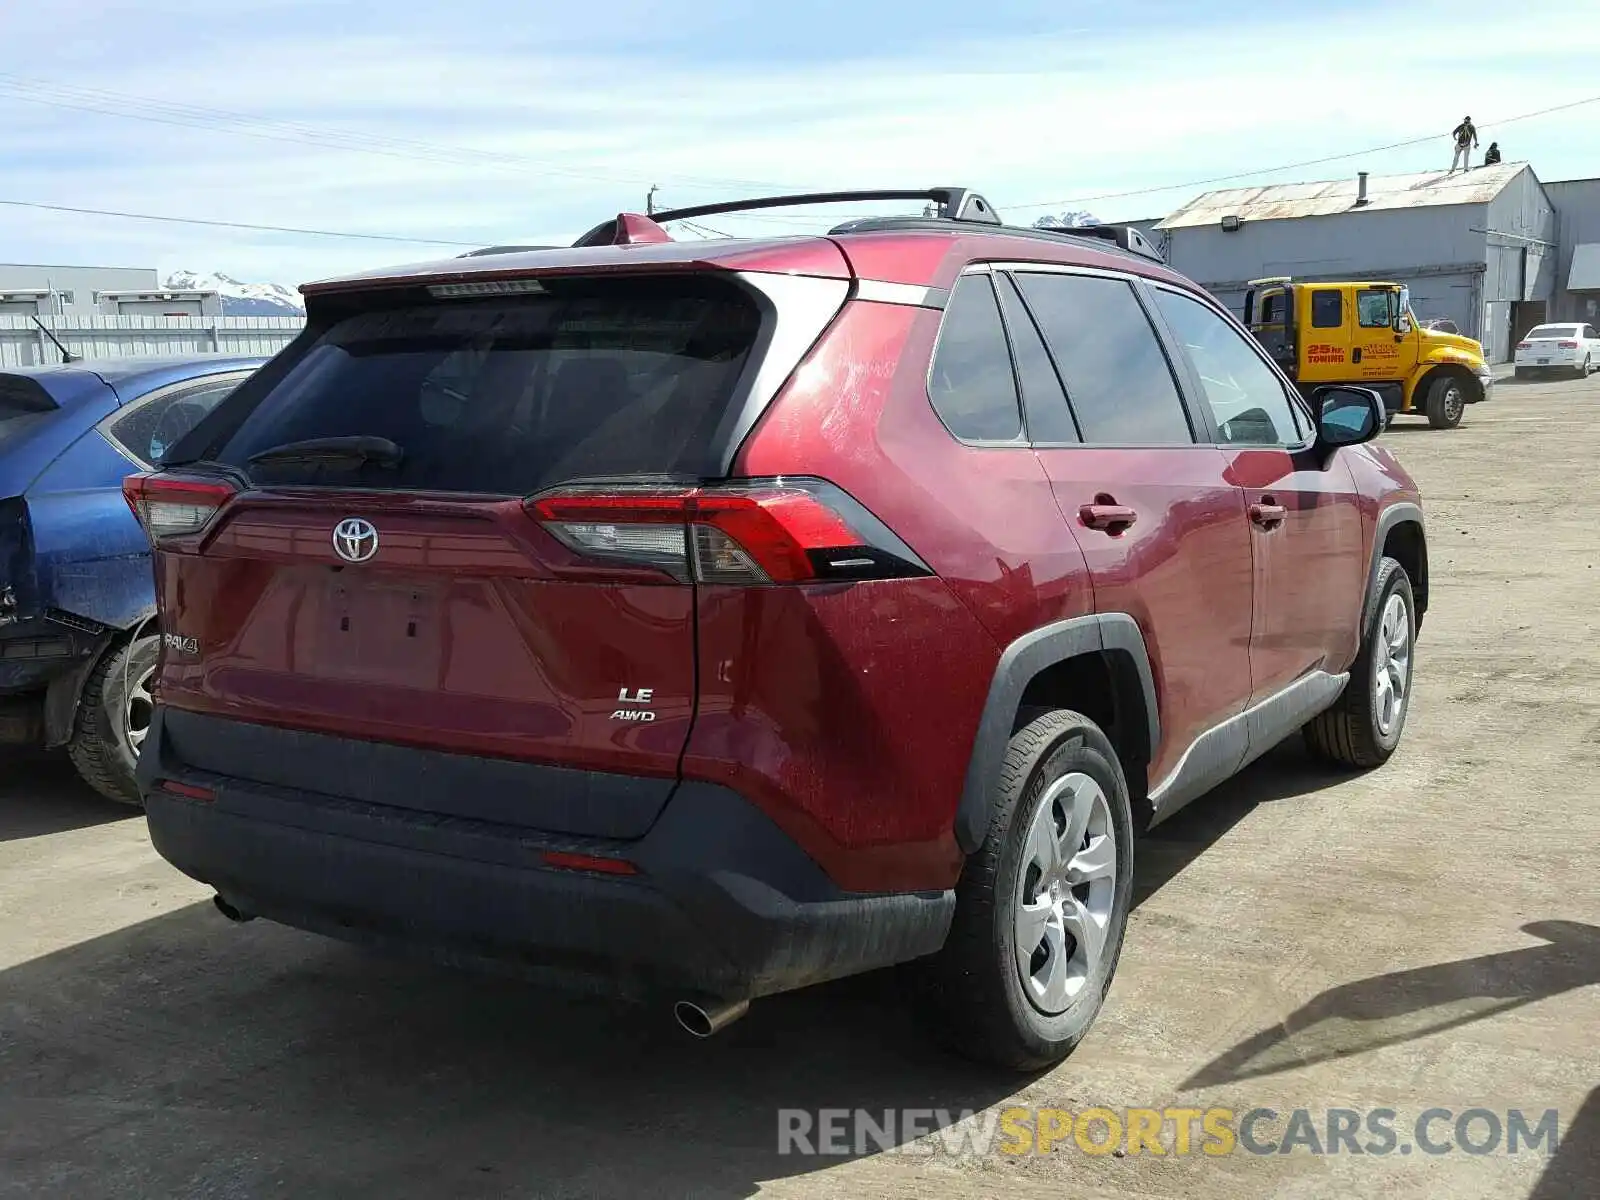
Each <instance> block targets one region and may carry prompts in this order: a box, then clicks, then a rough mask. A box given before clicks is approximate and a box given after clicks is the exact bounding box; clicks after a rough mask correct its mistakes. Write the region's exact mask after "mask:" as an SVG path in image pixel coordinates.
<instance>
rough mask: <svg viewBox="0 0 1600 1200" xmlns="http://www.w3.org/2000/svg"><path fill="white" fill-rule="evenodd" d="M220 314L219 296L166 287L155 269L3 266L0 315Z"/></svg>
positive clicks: (1, 268)
mask: <svg viewBox="0 0 1600 1200" xmlns="http://www.w3.org/2000/svg"><path fill="white" fill-rule="evenodd" d="M221 315H222V296H221V294H220V293H218V292H204V291H177V290H174V289H172V288H164V287H162V286H161V280H160V278H159V277H158V276H157V273H156V269H155V268H154V267H70V266H53V265H48V264H39V263H0V316H24V317H34V316H38V317H48V316H69V317H88V316H103V317H208V318H209V317H220V316H221Z"/></svg>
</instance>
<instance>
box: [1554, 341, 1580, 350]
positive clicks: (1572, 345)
mask: <svg viewBox="0 0 1600 1200" xmlns="http://www.w3.org/2000/svg"><path fill="white" fill-rule="evenodd" d="M1556 345H1558V346H1560V347H1561V348H1562V349H1563V350H1576V349H1577V348H1578V343H1577V342H1557V343H1556Z"/></svg>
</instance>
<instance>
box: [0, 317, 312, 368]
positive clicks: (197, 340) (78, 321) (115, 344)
mask: <svg viewBox="0 0 1600 1200" xmlns="http://www.w3.org/2000/svg"><path fill="white" fill-rule="evenodd" d="M39 321H40V322H41V323H42V324H43V325H44V330H48V331H49V333H50V334H54V335H55V337H56V339H57V340H58V341H60V343H61V344H62V345H63V346H65V347H66V348H67V350H68V351H70V352H71V353H72V354H73V355H74V356H75V357H78V358H132V357H140V356H143V357H146V358H152V357H163V356H167V355H173V354H206V353H212V352H217V353H222V354H246V355H271V354H276V353H277V352H278V351H279V350H281V349H283V348H284V347H285V346H287V345H288V344H289V343H290V342H291V341H293V340H294V339H295V337H296V336H298V334H299V333H300V331H301V330H302V329H303V328H305V319H304V318H302V317H149V316H116V317H110V316H49V317H40V318H39ZM44 330H41V329H40V328H39V325H37V324H35V323H34V322H33V320H32V319H30V318H29V317H28V316H26V315H23V314H17V313H7V314H3V315H0V369H3V368H6V367H33V366H40V365H44V366H50V365H53V364H55V363H59V362H60V361H61V352H60V351H59V350H58V349H57V348H56V345H55V343H54V342H52V341H51V340H50V337H49V336H47V334H46V333H45V332H44Z"/></svg>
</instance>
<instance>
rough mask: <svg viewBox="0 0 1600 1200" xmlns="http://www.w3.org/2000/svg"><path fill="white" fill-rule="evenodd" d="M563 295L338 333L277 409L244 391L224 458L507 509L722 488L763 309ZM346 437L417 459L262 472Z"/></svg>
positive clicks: (742, 301) (412, 315) (647, 286)
mask: <svg viewBox="0 0 1600 1200" xmlns="http://www.w3.org/2000/svg"><path fill="white" fill-rule="evenodd" d="M547 286H548V287H549V288H550V289H551V290H550V291H549V293H548V294H545V295H533V296H525V297H524V296H519V297H514V298H504V299H496V300H491V301H479V300H466V301H462V300H455V301H438V302H432V303H420V302H419V303H415V304H412V305H409V306H404V307H396V308H388V309H383V310H379V311H372V312H365V313H360V314H356V315H351V316H348V317H345V318H344V319H341V320H338V321H336V322H334V323H332V324H331V325H328V326H327V327H326V328H324V329H323V331H322V333H321V335H320V336H319V337H317V338H316V339H315V340H314V341H313V342H311V343H310V344H309V345H308V347H307V348H306V349H305V350H304V351H303V353H302V354H301V357H300V358H299V360H298V361H297V362H295V363H294V364H293V365H292V366H291V367H290V369H289V370H288V371H287V373H284V374H281V375H279V376H278V381H277V382H276V383H275V384H274V385H272V386H271V387H270V390H268V391H267V392H266V394H265V395H264V396H261V395H259V394H257V393H256V389H254V388H253V387H251V386H250V385H248V384H247V385H246V386H245V387H244V388H242V389H241V390H240V393H239V399H240V400H241V401H242V402H243V406H244V407H246V408H248V412H247V413H244V414H238V413H232V412H229V411H228V409H229V407H230V404H224V405H223V406H222V410H223V411H222V413H221V414H219V423H220V424H221V425H222V427H223V428H224V430H227V429H229V428H230V427H231V432H224V433H223V434H222V446H221V448H220V450H218V451H217V452H216V453H214V454H212V455H210V457H214V458H216V459H218V460H220V461H222V462H224V463H228V464H231V465H233V466H236V467H241V468H244V469H245V470H247V471H249V473H250V474H251V476H252V477H253V478H255V479H257V480H258V481H259V480H261V479H262V478H263V476H266V477H270V479H271V480H272V481H274V482H295V483H309V482H318V483H321V482H328V483H334V484H342V485H348V484H350V483H352V482H355V483H358V484H359V485H360V486H362V487H377V488H397V489H405V490H413V489H414V490H426V491H447V492H477V493H486V494H498V495H524V494H527V493H530V492H534V491H538V490H540V489H542V488H545V487H549V486H551V485H553V484H556V483H560V482H562V481H565V480H571V479H576V478H581V477H586V476H614V475H640V474H647V475H674V476H689V477H702V476H708V475H715V474H719V473H720V471H721V461H720V458H721V456H720V453H719V452H718V451H719V447H718V438H717V434H718V431H719V429H720V427H721V426H722V423H723V419H724V417H725V416H727V415H728V409H729V406H730V402H731V399H732V397H733V394H734V391H735V389H736V387H737V385H738V381H739V379H740V377H741V375H742V373H743V371H744V367H745V364H746V361H747V360H748V358H749V356H750V354H751V352H752V349H753V347H754V345H755V342H756V338H757V335H758V333H759V331H760V326H761V316H760V312H759V310H758V309H757V308H756V305H755V303H754V301H753V300H751V299H750V298H749V297H748V296H747V295H746V294H745V293H744V292H743V291H742V290H741V289H739V288H737V287H736V286H734V285H733V284H730V283H723V282H721V281H717V280H709V279H700V278H682V277H680V278H676V279H670V278H664V277H663V278H656V279H650V280H640V279H633V280H609V281H594V280H586V281H565V282H555V281H550V282H549V283H548V284H547ZM230 403H231V402H230ZM241 416H242V419H240V417H241ZM204 436H206V437H207V438H208V440H211V441H213V444H214V443H215V435H214V431H213V430H212V429H211V428H209V427H208V430H207V432H206V434H205V435H204ZM331 437H376V438H384V439H387V440H389V441H391V442H393V443H395V445H397V446H398V447H399V448H400V451H401V454H402V457H401V459H400V461H399V463H398V465H393V464H383V463H368V464H364V465H361V466H359V467H355V466H341V467H340V468H338V469H337V472H335V471H331V470H330V469H329V468H328V467H326V466H321V467H319V466H317V465H316V464H314V463H303V464H297V463H294V462H284V461H282V460H279V461H275V462H273V463H271V464H270V465H268V464H258V465H257V466H255V467H252V466H251V462H250V460H251V458H252V456H254V455H258V454H260V453H262V452H263V451H265V450H269V449H272V448H275V447H281V446H284V445H286V444H288V443H292V442H300V441H307V440H312V439H320V438H331ZM189 449H190V447H188V446H185V447H184V451H185V452H187V451H188V450H189Z"/></svg>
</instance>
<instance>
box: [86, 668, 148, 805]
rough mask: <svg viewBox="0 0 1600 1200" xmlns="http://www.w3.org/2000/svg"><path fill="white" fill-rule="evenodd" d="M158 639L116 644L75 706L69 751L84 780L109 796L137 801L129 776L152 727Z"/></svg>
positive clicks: (110, 798) (137, 788) (136, 789)
mask: <svg viewBox="0 0 1600 1200" xmlns="http://www.w3.org/2000/svg"><path fill="white" fill-rule="evenodd" d="M158 647H159V638H156V637H142V638H136V639H134V640H133V641H127V642H118V643H117V644H115V645H113V646H112V647H111V648H110V649H109V650H107V651H106V652H105V654H104V656H102V657H101V659H100V661H99V662H98V663H96V664H95V667H94V671H93V672H92V673H91V674H90V676H89V681H88V682H87V683H86V684H85V685H84V688H83V698H82V700H81V701H80V702H79V704H78V721H77V726H76V728H75V729H74V730H73V734H72V740H71V741H70V742H68V743H67V753H68V754H70V755H71V756H72V763H73V766H75V767H77V769H78V774H79V775H81V776H82V777H83V781H84V782H85V783H87V784H88V785H89V786H90V787H92V788H94V790H95V791H97V792H99V793H100V794H101V795H102V796H104V797H105V798H106V799H108V800H115V801H117V802H118V803H120V804H132V805H136V806H138V805H140V800H139V787H138V784H137V783H135V781H134V777H133V771H134V767H135V766H137V765H138V762H139V748H140V746H141V745H143V743H144V735H145V733H146V732H147V731H148V730H149V728H150V715H151V697H150V682H151V680H152V679H153V678H154V676H155V669H156V651H157V649H158Z"/></svg>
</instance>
